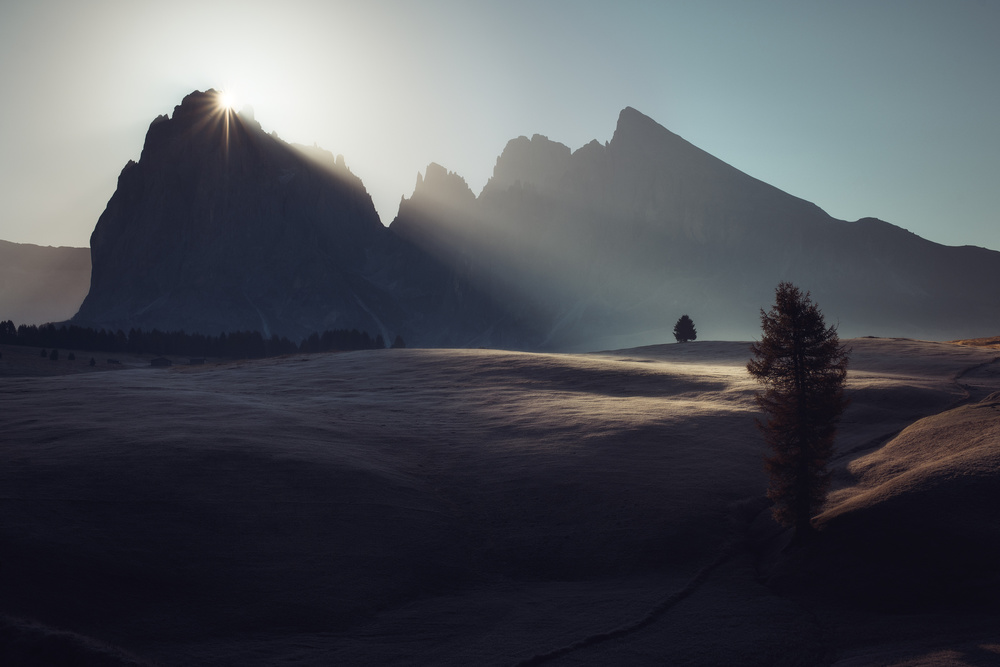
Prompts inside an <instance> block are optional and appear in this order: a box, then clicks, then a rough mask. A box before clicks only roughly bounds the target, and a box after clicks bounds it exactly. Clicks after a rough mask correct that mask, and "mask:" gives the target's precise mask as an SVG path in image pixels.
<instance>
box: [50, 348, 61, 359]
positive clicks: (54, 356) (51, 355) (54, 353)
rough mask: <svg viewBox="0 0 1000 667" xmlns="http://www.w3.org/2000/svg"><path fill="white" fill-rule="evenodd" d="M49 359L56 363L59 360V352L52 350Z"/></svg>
mask: <svg viewBox="0 0 1000 667" xmlns="http://www.w3.org/2000/svg"><path fill="white" fill-rule="evenodd" d="M49 359H51V360H52V361H57V360H58V359H59V350H56V349H55V348H53V350H52V352H50V353H49Z"/></svg>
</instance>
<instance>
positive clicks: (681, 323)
mask: <svg viewBox="0 0 1000 667" xmlns="http://www.w3.org/2000/svg"><path fill="white" fill-rule="evenodd" d="M674 338H676V339H677V342H678V343H686V342H688V341H689V340H696V339H697V338H698V332H697V331H696V330H695V328H694V322H693V321H692V320H691V318H690V317H688V316H687V315H681V316H680V319H678V320H677V324H675V325H674Z"/></svg>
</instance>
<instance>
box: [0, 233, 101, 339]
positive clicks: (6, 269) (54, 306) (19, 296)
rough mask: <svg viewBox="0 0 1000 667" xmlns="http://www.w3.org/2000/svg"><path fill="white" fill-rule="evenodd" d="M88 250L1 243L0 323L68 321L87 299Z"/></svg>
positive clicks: (88, 276) (88, 282) (88, 281)
mask: <svg viewBox="0 0 1000 667" xmlns="http://www.w3.org/2000/svg"><path fill="white" fill-rule="evenodd" d="M89 284H90V250H89V249H87V248H66V247H59V248H53V247H48V246H46V247H43V246H37V245H31V244H28V243H10V242H9V241H0V320H11V321H13V322H14V324H45V323H47V322H59V321H62V320H66V319H69V318H70V317H72V316H73V313H75V312H76V311H77V309H78V308H79V307H80V303H81V302H82V301H83V298H84V297H85V296H87V286H88V285H89Z"/></svg>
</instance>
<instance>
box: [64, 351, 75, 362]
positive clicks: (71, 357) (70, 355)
mask: <svg viewBox="0 0 1000 667" xmlns="http://www.w3.org/2000/svg"><path fill="white" fill-rule="evenodd" d="M66 359H67V360H68V361H76V355H75V354H73V353H72V352H70V353H69V354H68V355H66Z"/></svg>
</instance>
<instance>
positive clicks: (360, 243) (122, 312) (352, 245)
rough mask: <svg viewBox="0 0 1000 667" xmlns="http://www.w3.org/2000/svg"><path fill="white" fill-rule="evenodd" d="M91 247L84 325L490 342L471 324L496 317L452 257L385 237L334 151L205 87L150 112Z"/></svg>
mask: <svg viewBox="0 0 1000 667" xmlns="http://www.w3.org/2000/svg"><path fill="white" fill-rule="evenodd" d="M91 254H92V260H93V272H92V276H91V286H90V292H89V294H88V295H87V297H86V299H85V300H84V302H83V305H82V306H81V307H80V310H79V312H78V313H77V315H76V316H75V318H74V321H75V323H77V324H81V325H85V326H94V327H98V326H100V327H104V328H110V329H123V330H125V331H127V330H128V329H130V328H133V327H137V328H143V329H147V330H148V329H152V328H159V329H161V330H185V331H188V332H201V333H207V334H218V333H219V332H222V331H234V330H256V331H261V332H262V333H263V334H264V335H265V337H269V336H273V335H279V336H287V337H289V338H290V339H292V340H298V339H301V338H303V337H305V336H307V335H308V334H309V333H311V332H313V331H323V330H326V329H351V328H357V329H359V330H365V331H368V332H370V333H371V335H372V336H375V335H376V334H382V335H383V337H384V339H385V340H387V341H392V340H393V339H394V338H395V336H396V335H402V336H403V337H404V338H405V339H406V340H407V341H410V342H411V343H417V344H431V345H468V344H474V343H477V342H484V343H493V342H494V341H493V340H492V339H482V338H481V334H482V332H483V331H484V330H485V329H487V328H488V324H487V323H488V322H490V321H492V320H495V319H503V316H502V315H497V314H496V313H493V312H490V311H489V310H488V308H487V309H486V310H484V309H483V308H482V307H480V306H481V304H482V303H488V299H486V298H479V297H478V295H477V294H476V293H475V291H474V290H472V289H471V288H468V287H467V286H466V285H464V284H463V283H462V282H461V280H460V279H458V278H456V276H455V272H454V271H453V270H452V269H451V268H450V267H447V266H445V265H443V264H441V263H440V262H437V261H436V260H434V259H433V258H431V257H429V256H428V255H427V254H426V253H425V252H424V251H422V250H420V249H419V248H416V247H415V246H413V245H411V244H409V243H406V242H405V241H402V240H399V239H396V238H394V236H393V235H392V234H391V233H390V232H389V231H388V230H387V229H386V228H385V227H384V226H383V225H382V224H381V222H380V221H379V218H378V215H377V213H376V211H375V208H374V206H373V205H372V201H371V197H370V196H369V194H368V192H367V191H366V190H365V187H364V185H363V184H362V182H361V180H360V179H359V178H358V177H357V176H355V175H354V174H353V173H351V171H350V170H349V169H348V168H347V167H346V165H345V163H344V160H343V157H340V156H338V157H336V158H335V157H334V156H333V155H332V154H330V153H328V152H326V151H323V150H321V149H319V148H316V147H304V146H293V145H289V144H287V143H285V142H284V141H282V140H281V139H279V138H278V137H277V135H276V134H274V133H272V134H267V133H265V132H264V131H263V130H262V129H261V127H260V125H259V124H258V123H257V122H256V121H255V120H254V119H253V117H252V115H251V114H249V113H239V114H237V113H234V112H233V111H231V110H229V109H226V108H224V106H223V105H222V104H221V102H220V97H219V94H218V93H217V92H216V91H214V90H209V91H207V92H204V93H203V92H198V91H196V92H194V93H191V94H190V95H188V96H186V97H185V98H184V100H183V101H182V103H181V104H180V105H179V106H177V107H176V108H175V109H174V113H173V116H172V117H167V116H160V117H158V118H157V119H155V120H154V121H153V122H152V124H151V125H150V127H149V130H148V132H147V134H146V141H145V145H144V146H143V149H142V154H141V156H140V158H139V161H138V162H131V161H130V162H129V163H128V164H127V165H126V166H125V168H124V169H123V170H122V172H121V175H120V176H119V178H118V187H117V190H116V191H115V193H114V196H112V198H111V200H110V201H109V202H108V205H107V208H106V209H105V211H104V213H103V214H102V215H101V217H100V219H99V220H98V222H97V226H96V228H95V229H94V232H93V235H92V236H91ZM463 299H468V300H471V301H473V302H475V304H474V307H471V308H465V307H463ZM477 318H481V319H482V322H477V321H476V319H477ZM499 342H510V343H515V344H516V343H517V342H518V341H517V340H511V341H502V340H501V341H499Z"/></svg>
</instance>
